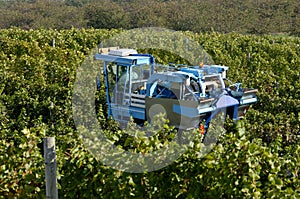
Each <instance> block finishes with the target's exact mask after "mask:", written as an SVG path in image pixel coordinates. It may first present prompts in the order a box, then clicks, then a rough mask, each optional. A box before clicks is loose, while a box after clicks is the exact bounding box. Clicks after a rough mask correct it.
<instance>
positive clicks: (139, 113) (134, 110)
mask: <svg viewBox="0 0 300 199" xmlns="http://www.w3.org/2000/svg"><path fill="white" fill-rule="evenodd" d="M129 113H130V115H131V116H132V117H133V118H136V119H140V120H146V113H145V109H144V108H138V107H132V106H130V107H129Z"/></svg>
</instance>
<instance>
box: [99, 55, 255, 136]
mask: <svg viewBox="0 0 300 199" xmlns="http://www.w3.org/2000/svg"><path fill="white" fill-rule="evenodd" d="M110 52H111V53H110ZM110 52H108V53H97V54H96V55H95V56H94V58H95V60H101V61H103V65H104V67H103V75H104V82H105V91H106V100H107V106H108V117H113V119H115V120H117V121H119V122H120V124H125V125H126V124H127V122H128V121H129V118H130V117H132V118H133V119H134V120H135V121H136V122H137V123H140V124H142V123H143V122H145V121H151V120H152V119H153V117H154V116H155V115H157V114H158V113H161V112H163V113H165V114H166V115H167V117H168V119H169V120H170V123H171V125H175V126H176V127H177V128H179V129H189V128H195V127H196V128H197V127H199V125H200V124H201V122H202V121H203V120H205V132H204V135H205V133H206V131H207V128H208V126H209V123H210V121H211V119H212V118H213V117H214V116H215V115H216V114H217V113H218V112H219V111H221V110H224V109H226V112H227V114H228V115H229V116H230V117H231V118H232V119H233V120H238V119H240V118H242V117H243V116H244V114H245V113H246V111H247V109H248V108H249V106H250V105H251V104H253V103H255V102H256V101H257V97H256V92H257V90H256V89H242V87H241V84H240V83H236V84H233V85H231V86H229V87H225V83H224V81H223V80H224V79H225V78H226V71H227V70H228V67H227V66H220V65H204V66H189V67H182V68H172V67H169V66H168V67H164V69H160V68H161V67H157V65H155V60H154V57H153V56H152V55H150V54H138V53H136V52H134V51H132V50H131V49H121V50H120V52H119V51H118V49H117V50H114V51H110ZM126 52H127V53H126ZM130 52H133V53H130ZM122 53H123V54H122ZM120 54H121V55H120ZM166 68H167V69H168V70H167V71H166V70H165V69H166Z"/></svg>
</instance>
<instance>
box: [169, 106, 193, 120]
mask: <svg viewBox="0 0 300 199" xmlns="http://www.w3.org/2000/svg"><path fill="white" fill-rule="evenodd" d="M173 112H174V113H177V114H179V115H182V116H185V117H189V118H194V117H197V116H198V109H196V108H195V107H188V106H181V105H180V104H174V105H173Z"/></svg>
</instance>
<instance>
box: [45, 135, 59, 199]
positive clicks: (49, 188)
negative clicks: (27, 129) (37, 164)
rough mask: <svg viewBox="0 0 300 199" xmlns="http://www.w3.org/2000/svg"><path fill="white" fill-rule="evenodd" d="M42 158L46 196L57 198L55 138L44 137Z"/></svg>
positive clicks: (52, 198)
mask: <svg viewBox="0 0 300 199" xmlns="http://www.w3.org/2000/svg"><path fill="white" fill-rule="evenodd" d="M44 160H45V172H46V198H47V199H58V192H57V187H56V183H57V178H56V151H55V138H54V137H48V138H44Z"/></svg>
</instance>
